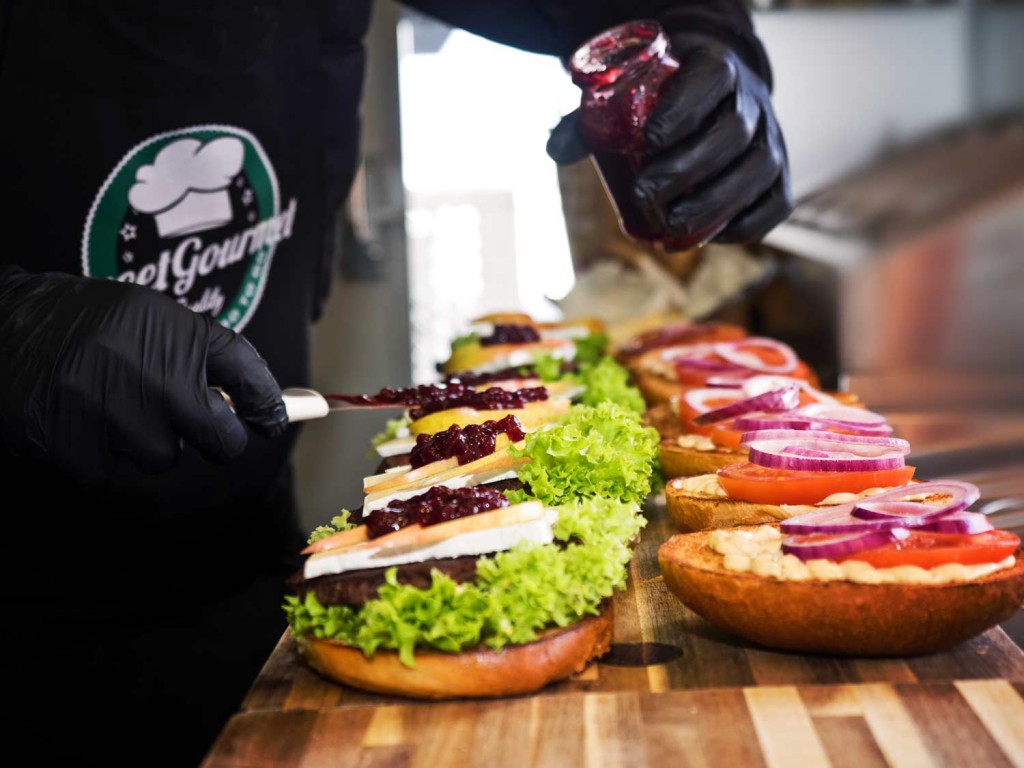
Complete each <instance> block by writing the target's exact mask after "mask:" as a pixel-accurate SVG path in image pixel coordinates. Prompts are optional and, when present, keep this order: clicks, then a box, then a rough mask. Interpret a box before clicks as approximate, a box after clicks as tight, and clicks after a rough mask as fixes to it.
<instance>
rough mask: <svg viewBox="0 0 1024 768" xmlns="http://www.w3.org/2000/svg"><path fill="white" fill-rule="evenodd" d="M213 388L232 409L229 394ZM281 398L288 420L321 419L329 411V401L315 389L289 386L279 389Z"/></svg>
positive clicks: (218, 388) (232, 405)
mask: <svg viewBox="0 0 1024 768" xmlns="http://www.w3.org/2000/svg"><path fill="white" fill-rule="evenodd" d="M214 389H215V390H217V393H218V394H219V395H220V396H221V397H223V398H224V402H226V403H227V404H228V405H230V406H231V408H232V410H234V403H232V402H231V396H230V395H229V394H228V393H227V392H225V391H224V390H223V389H221V388H220V387H214ZM281 399H282V400H283V401H284V410H285V413H287V414H288V421H289V422H295V421H310V420H312V419H322V418H323V417H324V416H326V415H327V414H328V413H330V411H331V405H330V403H328V402H327V400H326V398H324V396H323V395H321V394H320V393H319V392H317V391H316V390H315V389H304V388H302V387H289V388H288V389H285V390H282V391H281Z"/></svg>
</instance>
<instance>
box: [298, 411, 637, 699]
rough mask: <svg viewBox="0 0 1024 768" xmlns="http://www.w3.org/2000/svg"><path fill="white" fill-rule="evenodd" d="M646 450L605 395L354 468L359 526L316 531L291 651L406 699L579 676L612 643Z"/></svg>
mask: <svg viewBox="0 0 1024 768" xmlns="http://www.w3.org/2000/svg"><path fill="white" fill-rule="evenodd" d="M414 423H415V422H414ZM656 453H657V436H656V433H654V430H651V429H649V428H645V427H643V426H641V425H640V422H639V416H638V414H637V413H635V412H634V411H630V410H628V409H624V408H621V407H619V406H617V405H616V404H614V403H603V404H601V405H599V406H596V407H589V406H574V407H572V409H571V410H569V409H567V412H566V413H564V414H562V415H561V416H560V417H559V418H558V419H557V420H556V421H554V422H552V423H550V424H548V425H546V426H545V427H544V428H543V429H536V430H535V431H533V432H528V433H527V432H524V431H523V430H522V429H521V426H520V425H519V423H518V420H517V417H516V416H515V415H514V414H508V415H505V416H503V417H502V418H501V419H499V420H498V421H494V420H491V421H490V422H487V423H470V424H466V425H459V424H451V425H449V426H448V427H447V428H446V429H445V430H443V431H442V432H439V433H435V434H433V435H428V434H425V433H421V434H419V435H418V436H417V439H416V444H415V446H414V447H413V449H412V450H411V451H410V455H409V457H408V458H409V463H408V464H407V465H403V466H400V467H397V468H394V469H392V470H391V471H389V472H384V473H381V474H379V475H375V476H371V477H369V478H366V481H365V483H364V490H365V492H366V497H365V501H364V505H363V508H362V510H361V512H360V514H359V519H358V520H357V521H355V522H356V523H357V524H353V522H351V521H350V520H348V519H346V517H345V516H340V517H339V518H336V519H335V521H334V523H335V524H334V525H332V526H322V527H321V528H320V529H318V531H317V532H316V534H315V535H314V537H312V539H311V544H310V547H309V548H308V549H307V550H306V554H308V555H309V557H308V559H307V560H306V563H305V565H304V567H303V570H302V572H301V573H300V574H297V575H296V577H295V578H294V579H293V588H294V591H295V595H293V596H290V597H289V598H287V603H286V612H287V614H288V618H289V622H290V624H291V627H292V632H293V633H294V635H295V636H296V638H297V639H298V640H299V643H300V646H301V648H302V650H303V653H304V654H305V656H306V658H307V659H308V660H309V663H310V664H311V665H312V666H313V667H314V668H315V669H317V670H318V671H320V672H321V673H322V674H324V675H326V676H328V677H330V678H332V679H335V680H337V681H339V682H343V683H347V684H349V685H353V686H355V687H359V688H364V689H367V690H371V691H378V692H384V693H392V694H398V695H404V696H411V697H417V698H452V697H464V696H472V697H486V696H504V695H511V694H516V693H525V692H529V691H533V690H537V689H538V688H540V687H542V686H544V685H546V684H548V683H549V682H552V681H554V680H559V679H562V678H565V677H568V676H569V675H571V674H573V673H574V672H577V671H579V670H580V669H582V668H583V666H584V665H585V664H586V663H587V661H589V660H590V659H591V658H594V657H597V656H600V655H601V654H602V653H604V652H605V651H606V650H607V648H608V644H609V642H610V638H611V612H610V598H611V596H612V594H613V592H614V591H615V590H616V589H620V588H622V587H623V586H624V584H625V577H626V571H625V565H626V563H627V561H628V559H629V555H630V543H631V542H632V541H633V540H634V539H635V538H636V536H637V534H638V532H639V530H640V528H641V526H642V525H643V523H644V521H643V518H642V517H641V516H640V504H641V502H642V501H643V499H644V498H645V497H646V495H647V494H648V492H649V491H650V483H651V476H652V467H653V464H654V461H655V457H656Z"/></svg>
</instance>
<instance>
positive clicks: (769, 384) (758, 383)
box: [739, 374, 838, 405]
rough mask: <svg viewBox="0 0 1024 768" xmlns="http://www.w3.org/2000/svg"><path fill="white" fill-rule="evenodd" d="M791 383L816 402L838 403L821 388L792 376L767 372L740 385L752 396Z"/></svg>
mask: <svg viewBox="0 0 1024 768" xmlns="http://www.w3.org/2000/svg"><path fill="white" fill-rule="evenodd" d="M790 385H795V386H797V387H800V390H801V391H802V392H804V393H806V394H807V395H809V396H810V397H812V398H814V400H815V402H818V403H836V404H837V405H838V401H837V400H836V399H835V398H834V397H832V396H831V395H826V394H825V393H824V392H822V391H821V390H820V389H815V388H814V387H812V386H811V385H810V384H809V383H807V382H806V381H804V380H803V379H794V378H793V377H792V376H780V375H774V376H769V375H767V374H761V375H759V376H751V377H750V378H748V379H744V380H743V381H741V382H739V386H741V387H743V391H744V392H745V393H746V394H747V395H748V396H750V397H753V396H754V395H760V394H761V393H762V392H770V391H771V390H773V389H782V387H786V386H790Z"/></svg>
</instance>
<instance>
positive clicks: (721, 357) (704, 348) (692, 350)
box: [630, 336, 818, 407]
mask: <svg viewBox="0 0 1024 768" xmlns="http://www.w3.org/2000/svg"><path fill="white" fill-rule="evenodd" d="M630 370H631V371H632V373H633V377H634V379H635V381H636V385H637V387H638V388H639V390H640V392H641V393H642V394H643V396H644V400H646V401H647V403H648V405H650V406H652V407H653V406H655V405H657V404H659V403H667V402H668V401H670V400H671V399H672V398H673V397H677V396H679V395H680V393H681V391H683V390H686V389H691V388H702V387H709V386H721V385H725V386H736V385H738V384H740V383H741V382H743V381H744V380H745V379H749V378H751V377H753V376H763V375H773V376H789V377H791V378H794V379H799V380H801V381H806V382H808V383H809V384H811V385H813V386H815V387H816V386H818V378H817V376H816V375H815V373H814V371H812V370H811V369H810V368H809V367H808V365H807V364H806V363H805V362H803V361H802V360H800V359H799V358H798V357H797V355H796V352H794V351H793V349H792V348H791V347H789V346H788V345H786V344H783V343H782V342H779V341H775V340H774V339H769V338H765V337H762V336H749V337H747V338H742V339H738V340H735V341H716V342H702V343H696V344H694V343H688V344H680V345H673V346H670V347H660V348H656V349H653V350H651V351H650V352H645V353H644V354H642V355H640V356H639V357H638V358H637V359H636V360H635V361H633V362H631V363H630Z"/></svg>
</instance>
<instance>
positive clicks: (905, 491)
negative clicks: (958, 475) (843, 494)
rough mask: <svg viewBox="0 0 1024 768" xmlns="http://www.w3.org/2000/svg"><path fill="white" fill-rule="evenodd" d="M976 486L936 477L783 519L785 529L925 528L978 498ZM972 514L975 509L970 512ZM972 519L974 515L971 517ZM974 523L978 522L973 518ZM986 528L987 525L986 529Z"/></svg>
mask: <svg viewBox="0 0 1024 768" xmlns="http://www.w3.org/2000/svg"><path fill="white" fill-rule="evenodd" d="M922 494H924V495H927V496H939V495H942V496H949V497H950V501H949V502H948V503H946V504H944V505H935V504H927V503H925V502H920V501H906V497H907V496H918V495H922ZM979 495H980V494H979V492H978V488H977V486H974V485H972V484H971V483H964V482H960V481H959V480H934V481H931V482H927V483H914V484H912V485H903V486H900V487H899V488H891V489H889V490H888V491H883V492H882V493H878V494H875V495H874V496H869V497H868V498H866V499H858V500H857V501H854V502H851V503H849V504H837V505H836V506H834V507H826V508H824V509H815V510H813V511H811V512H807V513H806V514H803V515H797V516H795V517H791V518H789V519H788V520H783V521H782V525H781V526H780V528H781V530H782V532H783V533H850V532H854V531H879V530H889V529H892V528H894V527H899V528H921V529H922V530H931V529H929V528H926V526H928V525H930V524H931V523H933V522H937V521H939V520H944V519H946V518H956V517H957V516H958V515H962V514H968V513H965V512H963V510H964V509H966V508H967V507H969V506H970V505H971V504H973V503H974V502H975V501H977V500H978V497H979ZM971 514H973V513H971ZM969 519H973V518H969ZM971 525H978V523H977V522H976V521H975V522H972V523H971ZM986 530H987V529H986Z"/></svg>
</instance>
